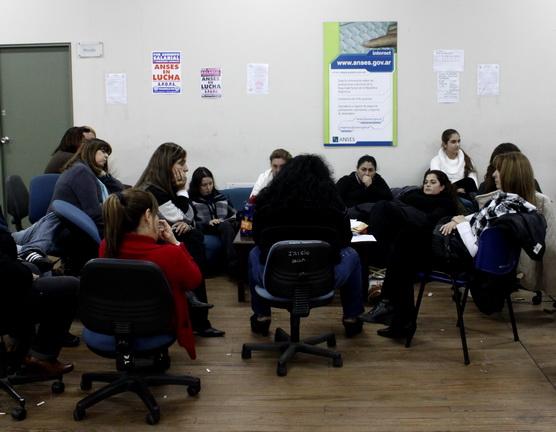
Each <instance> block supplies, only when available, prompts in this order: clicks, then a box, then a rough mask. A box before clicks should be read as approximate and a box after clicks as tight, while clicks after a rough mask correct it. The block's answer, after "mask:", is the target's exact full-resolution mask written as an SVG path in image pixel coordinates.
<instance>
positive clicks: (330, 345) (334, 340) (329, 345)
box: [326, 335, 336, 348]
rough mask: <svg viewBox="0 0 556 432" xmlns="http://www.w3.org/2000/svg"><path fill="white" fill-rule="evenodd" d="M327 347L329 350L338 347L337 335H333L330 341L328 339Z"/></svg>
mask: <svg viewBox="0 0 556 432" xmlns="http://www.w3.org/2000/svg"><path fill="white" fill-rule="evenodd" d="M326 345H327V346H328V347H329V348H332V347H335V346H336V335H332V336H330V337H329V338H328V339H326Z"/></svg>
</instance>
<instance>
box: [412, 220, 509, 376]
mask: <svg viewBox="0 0 556 432" xmlns="http://www.w3.org/2000/svg"><path fill="white" fill-rule="evenodd" d="M519 253H520V248H519V246H517V245H516V244H514V243H512V241H511V239H510V236H509V234H508V233H506V232H505V231H504V230H503V229H502V228H498V227H491V228H489V229H486V230H484V231H483V232H482V233H481V235H480V237H479V246H478V250H477V254H476V255H475V258H474V270H475V271H482V272H485V273H488V274H489V275H493V276H495V277H503V276H508V275H511V274H512V272H514V271H515V268H516V266H517V263H518V260H519ZM474 270H470V271H467V272H459V273H458V272H452V273H450V274H448V273H444V272H439V271H430V272H425V273H421V274H419V279H420V281H421V285H420V288H419V294H418V295H417V302H416V304H415V322H414V324H415V326H414V328H415V329H416V328H417V326H416V324H417V316H418V314H419V309H420V307H421V301H422V300H423V293H424V291H425V286H426V284H427V283H429V282H442V283H447V284H450V285H451V288H452V300H453V301H454V303H455V305H456V312H457V326H458V327H459V332H460V339H461V346H462V350H463V359H464V363H465V364H466V365H468V364H469V363H470V359H469V350H468V347H467V337H466V334H465V324H464V321H463V313H464V311H465V305H466V303H467V298H468V294H469V282H470V280H471V277H472V275H471V272H472V271H474ZM461 288H464V291H463V294H462V293H461ZM504 297H505V301H506V304H507V305H508V313H509V315H510V322H511V324H512V331H513V335H514V341H516V342H517V341H519V335H518V333H517V324H516V322H515V316H514V310H513V307H512V299H511V287H508V289H506V290H505V293H504ZM414 334H415V332H413V333H411V334H409V335H408V337H407V339H406V343H405V346H406V347H407V348H409V346H410V345H411V341H412V339H413V335H414Z"/></svg>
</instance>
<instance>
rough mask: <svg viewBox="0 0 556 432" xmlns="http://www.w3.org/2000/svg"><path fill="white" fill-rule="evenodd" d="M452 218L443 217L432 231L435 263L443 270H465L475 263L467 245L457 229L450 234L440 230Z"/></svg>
mask: <svg viewBox="0 0 556 432" xmlns="http://www.w3.org/2000/svg"><path fill="white" fill-rule="evenodd" d="M449 220H450V218H443V219H441V222H439V223H438V224H437V225H436V226H435V227H434V230H433V232H432V244H431V245H432V256H433V261H434V264H435V265H437V266H440V267H441V269H443V270H449V271H456V270H465V269H467V268H469V267H470V266H471V265H472V263H473V258H472V257H471V255H470V254H469V251H468V250H467V248H466V247H465V244H464V243H463V240H462V239H461V237H460V236H459V233H458V231H457V230H453V231H452V232H451V233H450V234H449V235H444V234H442V233H441V232H440V228H441V227H442V225H444V224H445V223H447V222H449Z"/></svg>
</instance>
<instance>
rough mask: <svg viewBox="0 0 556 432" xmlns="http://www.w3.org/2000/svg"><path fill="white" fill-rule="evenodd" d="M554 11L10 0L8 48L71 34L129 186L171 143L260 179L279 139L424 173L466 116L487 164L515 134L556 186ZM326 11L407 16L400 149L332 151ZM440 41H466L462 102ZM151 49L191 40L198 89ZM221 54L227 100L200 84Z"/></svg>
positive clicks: (396, 182)
mask: <svg viewBox="0 0 556 432" xmlns="http://www.w3.org/2000/svg"><path fill="white" fill-rule="evenodd" d="M554 16H556V2H550V1H546V0H528V1H523V0H373V1H368V0H351V1H350V0H226V1H217V0H205V1H200V0H199V1H193V0H166V1H165V2H154V1H150V0H149V1H147V0H133V1H132V0H128V1H125V0H94V1H93V0H90V1H85V0H52V1H44V0H9V1H8V0H3V1H2V2H1V3H0V17H1V18H2V22H3V23H2V25H1V26H0V44H12V43H13V44H16V43H39V42H41V43H46V42H71V44H72V68H73V72H72V73H73V96H74V119H75V123H76V124H88V125H92V126H93V127H95V128H96V129H97V131H98V134H99V137H102V138H104V139H106V140H107V141H109V142H110V143H111V144H112V145H113V146H114V154H113V163H112V165H113V167H115V168H116V171H117V173H118V175H119V177H120V178H122V179H123V180H124V181H126V182H128V183H133V182H134V181H135V180H136V179H137V177H138V175H139V174H140V172H141V170H142V169H143V167H144V166H145V164H146V162H147V159H148V157H149V156H150V154H151V153H152V151H153V149H154V148H155V147H156V146H157V145H158V144H160V143H162V142H163V141H176V142H177V143H179V144H181V145H182V146H183V147H185V148H186V149H187V150H188V155H189V157H188V162H189V166H190V169H191V170H192V169H194V168H195V167H197V166H199V165H205V166H208V167H209V168H211V169H212V170H213V172H214V173H215V175H216V180H217V182H218V183H219V184H220V185H225V184H226V183H227V182H252V181H254V179H255V178H256V175H257V174H258V173H259V172H260V171H262V170H263V169H265V168H266V167H267V164H268V160H267V156H268V154H269V153H270V151H271V150H272V149H274V148H276V147H285V148H287V149H289V150H290V151H291V152H292V153H293V154H297V153H301V152H314V153H320V154H323V155H325V156H326V158H327V159H328V161H329V162H330V164H331V166H332V167H333V168H334V170H335V173H336V176H339V175H343V174H344V173H347V172H349V171H350V170H351V169H352V168H353V166H354V165H355V161H356V159H357V158H358V157H359V156H360V155H361V154H364V153H366V152H368V153H371V154H373V155H374V156H376V157H377V160H378V164H379V171H380V172H381V173H382V174H383V176H384V177H385V178H386V179H387V181H388V182H389V183H390V185H391V186H400V185H403V184H414V183H417V182H418V181H419V180H420V177H421V174H422V172H423V171H424V169H425V168H426V167H427V166H428V162H429V160H430V158H431V157H432V156H433V155H434V154H435V153H436V151H437V148H438V146H439V136H440V133H441V132H442V130H443V129H446V128H448V127H453V128H455V129H458V130H459V131H460V132H461V134H462V140H463V143H462V144H463V146H464V148H465V149H466V151H467V152H468V153H469V154H470V155H471V157H472V158H473V160H474V162H475V164H476V165H477V167H478V169H479V175H480V176H482V175H484V171H485V168H486V164H487V161H488V157H489V155H490V152H491V151H492V149H493V148H494V147H495V146H496V145H497V144H499V143H500V142H504V141H511V142H514V143H516V144H518V145H519V146H520V147H521V149H522V151H523V152H524V153H525V154H527V156H529V158H530V159H531V161H532V163H533V166H534V168H535V172H536V177H537V179H538V180H539V182H540V184H541V186H542V187H543V190H544V191H545V192H547V193H548V194H549V195H550V196H551V197H552V198H555V197H556V182H555V181H554V180H555V172H554V171H555V170H554V168H553V164H554V161H555V157H554V156H555V153H556V151H555V150H554V143H553V141H552V140H553V133H552V132H551V130H552V129H551V125H553V123H554V122H555V121H556V106H555V100H556V99H555V93H556V92H555V90H556V79H555V77H556V56H554V51H555V48H554V46H555V44H554V39H555V38H554V36H555V31H556V20H554ZM323 21H398V53H399V104H398V105H399V117H398V123H399V146H398V147H397V148H357V147H356V148H345V149H343V148H324V147H323V145H322V136H323V132H322V123H323V120H322V119H323V108H322V102H323V96H322V95H323V92H322V70H323V67H322V52H323V47H322V22H323ZM97 40H98V41H102V42H104V48H105V55H104V57H103V58H99V59H80V58H78V56H77V54H76V45H77V42H80V41H81V42H83V41H97ZM435 48H461V49H464V50H465V72H463V73H462V76H461V85H462V92H461V102H460V103H458V104H453V105H440V104H437V103H436V94H435V74H434V73H433V72H432V50H433V49H435ZM151 50H181V51H182V53H183V65H182V72H183V94H182V95H174V96H170V95H168V96H153V95H152V94H151V89H150V88H151V83H150V74H151V65H150V52H151ZM251 62H253V63H269V65H270V94H269V95H268V96H247V95H246V91H245V69H246V64H247V63H251ZM478 63H499V64H500V65H501V94H500V96H499V97H477V96H476V65H477V64H478ZM210 66H219V67H222V68H223V83H224V97H223V99H221V100H202V99H201V98H200V96H199V89H198V87H199V69H200V68H202V67H210ZM108 72H125V73H127V77H128V99H129V102H128V104H127V105H125V106H114V105H106V104H105V102H104V74H105V73H108ZM61 132H62V131H61Z"/></svg>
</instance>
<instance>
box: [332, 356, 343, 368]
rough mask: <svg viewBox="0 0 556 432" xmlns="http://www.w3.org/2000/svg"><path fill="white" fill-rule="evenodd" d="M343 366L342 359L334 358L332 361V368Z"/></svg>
mask: <svg viewBox="0 0 556 432" xmlns="http://www.w3.org/2000/svg"><path fill="white" fill-rule="evenodd" d="M343 365H344V361H343V360H342V357H336V358H334V359H332V366H334V367H342V366H343Z"/></svg>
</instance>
